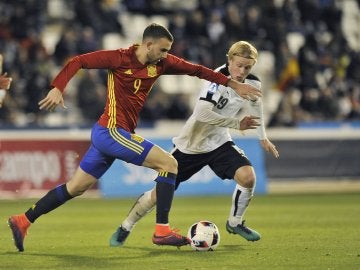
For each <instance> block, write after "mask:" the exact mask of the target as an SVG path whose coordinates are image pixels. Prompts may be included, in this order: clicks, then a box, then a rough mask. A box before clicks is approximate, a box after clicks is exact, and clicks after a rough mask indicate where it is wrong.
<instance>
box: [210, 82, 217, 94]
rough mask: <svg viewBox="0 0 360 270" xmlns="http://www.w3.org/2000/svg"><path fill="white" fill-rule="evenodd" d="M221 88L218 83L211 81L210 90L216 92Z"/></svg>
mask: <svg viewBox="0 0 360 270" xmlns="http://www.w3.org/2000/svg"><path fill="white" fill-rule="evenodd" d="M218 88H219V85H218V84H217V83H211V84H210V87H209V90H208V92H210V93H212V94H214V93H215V92H216V91H217V90H218Z"/></svg>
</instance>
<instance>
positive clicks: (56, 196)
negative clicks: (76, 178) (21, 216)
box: [25, 184, 73, 223]
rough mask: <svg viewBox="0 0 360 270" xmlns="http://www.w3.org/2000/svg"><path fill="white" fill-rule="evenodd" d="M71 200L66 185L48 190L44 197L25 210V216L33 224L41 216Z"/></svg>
mask: <svg viewBox="0 0 360 270" xmlns="http://www.w3.org/2000/svg"><path fill="white" fill-rule="evenodd" d="M72 198H73V197H72V196H71V195H70V194H69V192H68V191H67V189H66V184H62V185H59V186H57V187H56V188H54V189H52V190H50V191H49V192H48V193H47V194H46V195H45V196H44V197H42V198H41V199H40V200H39V201H38V202H37V203H35V204H34V205H33V206H32V207H31V208H30V209H29V210H27V211H26V212H25V215H26V217H27V218H28V220H29V221H30V222H31V223H33V222H34V221H35V220H36V219H37V218H38V217H40V216H41V215H43V214H46V213H48V212H50V211H52V210H54V209H55V208H57V207H59V206H60V205H62V204H64V203H65V202H66V201H68V200H70V199H72Z"/></svg>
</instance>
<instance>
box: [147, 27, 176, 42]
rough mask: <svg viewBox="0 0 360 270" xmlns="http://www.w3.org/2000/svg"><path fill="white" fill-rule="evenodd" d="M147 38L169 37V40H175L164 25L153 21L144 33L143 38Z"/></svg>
mask: <svg viewBox="0 0 360 270" xmlns="http://www.w3.org/2000/svg"><path fill="white" fill-rule="evenodd" d="M146 38H156V39H158V38H167V39H168V40H169V41H171V42H173V41H174V37H173V35H172V34H171V33H170V31H169V30H167V29H166V28H165V27H164V26H162V25H160V24H157V23H152V24H150V25H149V26H148V27H146V28H145V30H144V33H143V40H144V39H146Z"/></svg>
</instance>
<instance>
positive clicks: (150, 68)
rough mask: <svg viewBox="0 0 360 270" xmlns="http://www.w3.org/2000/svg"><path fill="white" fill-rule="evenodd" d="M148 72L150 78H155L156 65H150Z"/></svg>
mask: <svg viewBox="0 0 360 270" xmlns="http://www.w3.org/2000/svg"><path fill="white" fill-rule="evenodd" d="M147 72H148V76H149V77H155V76H156V75H157V70H156V66H155V65H148V66H147Z"/></svg>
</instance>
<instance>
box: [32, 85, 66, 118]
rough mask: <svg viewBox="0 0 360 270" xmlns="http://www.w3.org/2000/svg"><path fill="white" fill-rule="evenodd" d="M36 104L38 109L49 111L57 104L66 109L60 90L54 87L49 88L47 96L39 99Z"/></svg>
mask: <svg viewBox="0 0 360 270" xmlns="http://www.w3.org/2000/svg"><path fill="white" fill-rule="evenodd" d="M38 105H39V109H40V110H42V109H45V110H47V111H50V112H53V111H54V110H55V109H56V107H57V106H58V105H61V106H62V107H63V108H65V109H66V106H65V103H64V98H63V95H62V92H61V91H60V90H59V89H58V88H56V87H54V88H53V89H51V90H50V91H49V93H48V94H47V96H46V97H45V98H43V99H42V100H40V101H39V103H38Z"/></svg>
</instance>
